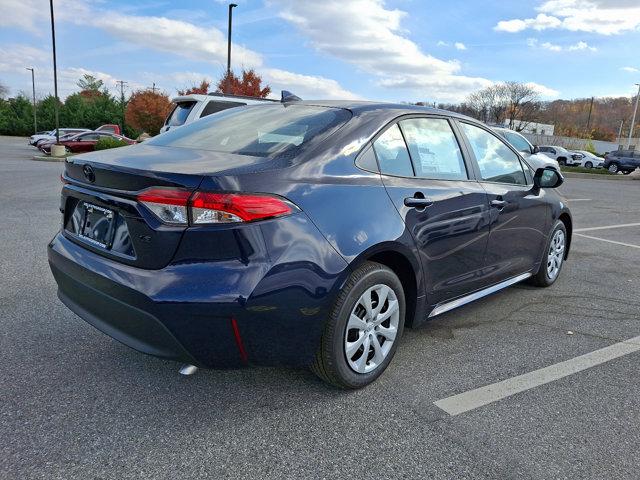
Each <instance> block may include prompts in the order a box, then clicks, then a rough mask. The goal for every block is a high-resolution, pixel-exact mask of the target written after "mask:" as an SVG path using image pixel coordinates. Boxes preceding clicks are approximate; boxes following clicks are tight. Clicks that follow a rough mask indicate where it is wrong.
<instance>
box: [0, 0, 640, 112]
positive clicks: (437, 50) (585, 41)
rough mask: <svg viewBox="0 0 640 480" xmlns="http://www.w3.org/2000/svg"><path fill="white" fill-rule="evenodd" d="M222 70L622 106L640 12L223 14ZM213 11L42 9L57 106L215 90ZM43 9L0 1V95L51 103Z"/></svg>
mask: <svg viewBox="0 0 640 480" xmlns="http://www.w3.org/2000/svg"><path fill="white" fill-rule="evenodd" d="M235 3H237V4H238V7H237V8H236V9H234V14H233V46H232V68H234V69H235V70H236V71H239V70H240V69H242V68H254V69H255V70H256V71H257V72H258V73H259V74H260V75H261V76H262V78H263V80H264V81H266V83H267V84H269V85H270V86H271V88H272V90H273V94H272V95H273V96H279V94H280V90H281V89H286V90H290V91H292V92H294V93H295V94H297V95H298V96H300V97H302V98H304V99H365V100H379V101H410V102H415V101H426V102H459V101H462V100H464V98H465V97H466V96H467V95H469V94H470V93H472V92H473V91H476V90H478V89H480V88H482V87H485V86H487V85H491V84H492V83H496V82H501V81H507V80H515V81H520V82H525V83H530V84H531V85H532V86H533V87H534V88H536V90H537V91H538V92H539V94H540V98H541V99H543V100H553V99H557V98H566V99H570V98H586V97H591V96H596V97H603V96H622V95H624V96H631V95H634V94H635V92H636V88H637V87H635V86H634V83H637V82H640V55H639V54H638V47H640V0H546V1H545V0H542V1H540V0H537V1H536V0H532V1H509V0H483V1H472V0H468V1H462V0H447V1H442V0H438V1H430V0H339V1H334V0H318V1H310V0H235ZM227 4H228V2H226V1H218V0H185V1H163V0H138V1H134V2H132V1H130V0H129V1H124V0H110V1H104V0H103V1H101V0H93V1H89V0H54V8H55V15H56V47H57V59H58V72H59V73H58V78H59V93H60V96H61V97H66V96H67V95H69V94H70V93H73V92H74V91H76V90H77V87H76V82H77V80H78V78H80V77H81V76H82V75H83V74H85V73H87V74H91V75H94V76H96V77H98V78H100V79H101V80H103V81H104V82H105V85H106V86H107V87H108V88H109V89H110V90H111V91H112V92H114V93H115V92H116V83H115V82H116V81H117V80H124V81H126V82H127V84H126V89H125V93H126V94H130V93H131V92H132V91H133V90H136V89H140V88H150V87H151V86H152V85H153V84H154V83H155V86H156V87H158V88H160V89H161V90H163V91H165V92H166V93H167V94H169V95H170V96H173V95H175V94H176V90H177V89H183V88H185V87H188V86H190V85H192V84H195V83H199V82H200V80H202V79H203V78H206V79H209V80H214V81H215V80H216V79H218V78H220V76H221V75H222V74H223V73H224V71H225V68H226V58H227ZM52 65H53V62H52V54H51V25H50V15H49V2H48V1H47V0H0V83H2V84H4V85H6V86H8V87H9V89H10V95H16V94H18V93H19V92H26V93H27V94H29V95H30V92H31V73H30V72H29V71H27V70H26V69H25V68H26V67H34V68H35V70H36V92H37V96H38V97H44V96H45V95H47V94H49V93H52V92H53V75H52Z"/></svg>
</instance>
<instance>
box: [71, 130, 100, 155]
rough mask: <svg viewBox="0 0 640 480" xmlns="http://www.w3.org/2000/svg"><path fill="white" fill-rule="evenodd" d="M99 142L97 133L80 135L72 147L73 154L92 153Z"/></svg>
mask: <svg viewBox="0 0 640 480" xmlns="http://www.w3.org/2000/svg"><path fill="white" fill-rule="evenodd" d="M97 141H98V134H97V133H93V132H91V133H85V134H84V135H80V136H79V137H78V138H76V139H75V140H74V142H73V145H72V146H71V147H70V150H72V151H73V152H78V153H80V152H92V151H93V149H94V147H95V146H96V142H97Z"/></svg>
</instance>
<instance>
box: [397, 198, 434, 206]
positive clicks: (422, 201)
mask: <svg viewBox="0 0 640 480" xmlns="http://www.w3.org/2000/svg"><path fill="white" fill-rule="evenodd" d="M404 205H405V207H409V208H426V207H430V206H431V205H433V200H429V199H428V198H420V197H407V198H405V199H404Z"/></svg>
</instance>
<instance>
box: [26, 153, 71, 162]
mask: <svg viewBox="0 0 640 480" xmlns="http://www.w3.org/2000/svg"><path fill="white" fill-rule="evenodd" d="M31 160H37V161H38V162H64V161H65V160H66V157H52V156H44V155H34V156H33V158H32V159H31Z"/></svg>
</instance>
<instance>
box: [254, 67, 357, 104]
mask: <svg viewBox="0 0 640 480" xmlns="http://www.w3.org/2000/svg"><path fill="white" fill-rule="evenodd" d="M262 74H263V78H264V79H265V81H266V82H267V83H269V85H270V86H271V95H272V96H273V97H277V98H280V90H289V91H291V92H293V93H295V94H296V95H298V96H299V97H301V98H304V99H305V100H307V99H310V100H311V99H340V100H357V99H360V98H361V97H359V96H358V95H356V94H354V93H352V92H350V91H348V90H345V89H344V88H342V87H341V86H340V84H339V83H338V82H336V81H335V80H332V79H330V78H324V77H318V76H313V75H301V74H299V73H293V72H287V71H286V70H280V69H277V68H267V69H264V70H262Z"/></svg>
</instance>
